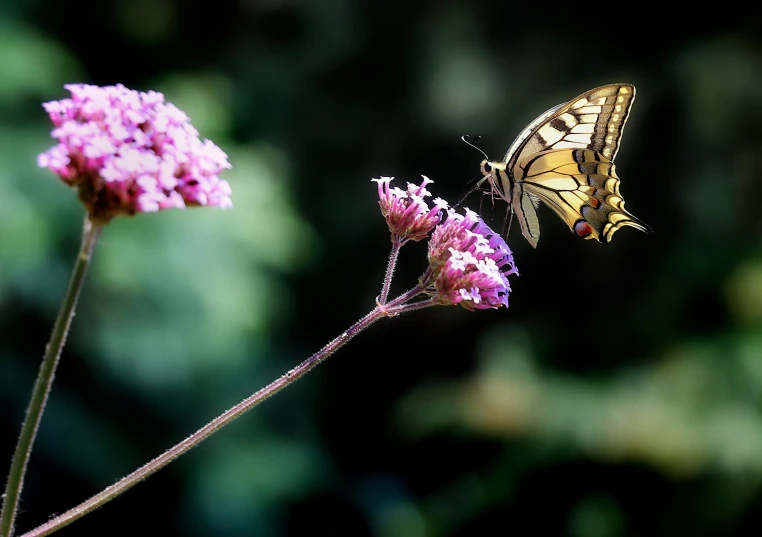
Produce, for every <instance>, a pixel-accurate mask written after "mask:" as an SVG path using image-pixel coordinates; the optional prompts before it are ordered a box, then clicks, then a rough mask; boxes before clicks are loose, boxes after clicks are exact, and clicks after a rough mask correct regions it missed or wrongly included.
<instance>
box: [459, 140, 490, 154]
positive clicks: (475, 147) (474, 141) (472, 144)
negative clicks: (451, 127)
mask: <svg viewBox="0 0 762 537" xmlns="http://www.w3.org/2000/svg"><path fill="white" fill-rule="evenodd" d="M479 138H481V136H477V137H476V138H474V139H473V140H471V137H470V136H469V135H468V134H464V135H463V136H461V137H460V139H461V140H463V141H464V142H466V143H467V144H468V145H470V146H471V147H473V148H474V149H476V150H477V151H478V152H479V153H481V154H482V155H484V158H486V159H487V160H489V157H488V156H487V153H485V152H484V150H483V149H482V148H481V147H479V146H478V145H476V142H478V141H479Z"/></svg>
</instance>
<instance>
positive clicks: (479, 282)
mask: <svg viewBox="0 0 762 537" xmlns="http://www.w3.org/2000/svg"><path fill="white" fill-rule="evenodd" d="M429 265H430V267H431V279H432V280H433V283H432V284H431V285H430V287H429V289H428V291H429V293H430V294H431V295H432V296H433V297H434V298H435V299H436V300H437V301H438V302H439V303H440V304H460V305H461V306H463V307H464V308H467V309H470V310H473V309H487V308H499V307H500V306H505V307H508V294H509V293H510V291H511V286H510V284H509V283H508V276H509V275H510V274H518V269H516V264H515V263H514V261H513V254H512V253H511V250H510V249H509V248H508V245H507V244H506V243H505V241H504V240H503V239H502V237H500V235H499V234H497V233H495V232H494V231H492V229H490V228H489V226H487V224H485V223H484V222H483V221H482V220H481V219H480V218H479V216H478V215H477V214H476V213H474V212H473V211H471V210H469V209H466V215H465V216H462V215H460V214H458V213H456V212H453V211H448V216H447V220H445V222H443V223H442V224H440V225H439V226H437V228H436V229H435V230H434V233H433V234H432V236H431V241H430V242H429Z"/></svg>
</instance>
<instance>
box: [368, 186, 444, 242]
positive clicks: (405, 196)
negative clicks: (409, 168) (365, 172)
mask: <svg viewBox="0 0 762 537" xmlns="http://www.w3.org/2000/svg"><path fill="white" fill-rule="evenodd" d="M421 177H423V181H422V182H421V184H420V186H416V185H414V184H412V183H408V184H407V191H405V190H402V189H401V188H398V187H396V186H395V187H394V188H389V183H390V182H391V181H392V179H393V177H381V178H380V179H373V181H375V182H376V183H378V199H379V201H378V204H379V205H380V206H381V214H383V215H384V218H385V219H386V225H387V226H389V231H391V233H392V240H396V241H398V242H399V244H404V243H405V242H407V241H419V240H421V239H424V238H426V237H427V236H428V234H429V233H431V230H432V229H434V226H436V225H437V224H438V223H439V220H440V218H441V216H442V209H446V208H447V202H446V201H444V200H443V199H441V198H436V199H435V200H434V207H433V208H432V209H429V206H428V204H427V203H426V201H425V198H426V197H428V196H431V193H430V192H429V191H428V190H426V185H428V184H429V183H433V182H434V181H432V180H431V179H429V178H428V177H426V176H421Z"/></svg>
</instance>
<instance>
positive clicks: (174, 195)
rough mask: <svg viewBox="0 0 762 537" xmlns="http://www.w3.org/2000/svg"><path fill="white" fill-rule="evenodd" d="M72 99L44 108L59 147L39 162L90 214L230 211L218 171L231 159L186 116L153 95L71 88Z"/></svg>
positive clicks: (96, 216) (83, 86)
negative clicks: (200, 209)
mask: <svg viewBox="0 0 762 537" xmlns="http://www.w3.org/2000/svg"><path fill="white" fill-rule="evenodd" d="M64 87H65V88H66V89H67V90H69V91H70V92H71V98H70V99H62V100H60V101H51V102H48V103H45V104H44V105H43V106H44V108H45V110H46V111H47V112H48V114H49V115H50V119H51V121H52V122H53V124H54V125H55V128H54V129H53V132H52V136H53V138H55V139H56V140H58V145H56V146H55V147H53V148H51V149H50V150H48V151H46V152H45V153H42V154H40V155H39V157H38V164H39V165H40V166H41V167H43V168H48V169H50V170H51V171H52V172H54V173H56V174H58V175H59V176H60V177H61V179H62V180H63V181H64V182H65V183H66V184H68V185H69V186H71V187H74V188H76V189H77V190H78V191H79V197H80V199H81V200H82V202H83V203H84V204H85V206H86V207H87V208H88V211H89V213H90V217H91V218H92V219H96V220H100V221H104V222H105V221H108V220H110V219H111V218H113V217H114V216H116V215H119V214H128V215H132V214H135V213H140V212H154V211H158V210H161V209H168V208H184V207H189V206H200V205H212V206H218V207H232V205H233V204H232V202H231V200H230V194H231V190H230V185H229V184H228V182H227V181H225V180H222V179H220V178H219V177H218V174H219V173H220V172H221V171H222V170H224V169H226V168H230V164H229V163H228V160H227V155H226V154H225V153H224V152H223V151H222V150H221V149H220V148H219V147H217V146H216V145H215V144H214V143H212V142H211V141H209V140H204V141H203V142H202V141H201V140H200V139H199V136H198V131H197V130H196V129H195V128H194V127H193V126H192V125H191V123H190V119H189V118H188V116H187V115H186V114H185V113H184V112H182V111H181V110H180V109H178V108H177V107H176V106H174V105H173V104H171V103H166V102H164V95H162V94H161V93H157V92H155V91H149V92H138V91H135V90H131V89H128V88H126V87H124V86H123V85H121V84H119V85H116V86H106V87H100V86H91V85H87V84H69V85H66V86H64Z"/></svg>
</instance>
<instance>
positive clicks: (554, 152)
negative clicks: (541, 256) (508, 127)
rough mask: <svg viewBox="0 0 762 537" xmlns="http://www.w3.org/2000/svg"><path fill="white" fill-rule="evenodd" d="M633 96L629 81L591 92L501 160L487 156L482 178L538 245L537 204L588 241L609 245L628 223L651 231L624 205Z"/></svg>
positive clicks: (522, 137) (559, 109) (532, 130)
mask: <svg viewBox="0 0 762 537" xmlns="http://www.w3.org/2000/svg"><path fill="white" fill-rule="evenodd" d="M634 98H635V87H634V86H632V85H629V84H609V85H607V86H601V87H600V88H596V89H593V90H590V91H588V92H586V93H583V94H582V95H580V96H579V97H576V98H575V99H572V100H571V101H569V102H568V103H564V104H560V105H558V106H554V107H553V108H551V109H550V110H548V111H547V112H545V113H544V114H542V115H541V116H539V117H538V118H537V119H535V120H534V121H533V122H532V123H530V124H529V125H528V126H527V127H526V128H525V129H524V130H523V131H522V132H521V133H520V134H519V136H518V137H517V138H516V140H515V141H514V142H513V144H511V147H510V148H509V149H508V152H507V153H506V155H505V157H504V158H503V160H502V161H501V162H494V161H490V160H484V161H482V163H481V170H482V174H484V179H482V181H488V182H489V184H490V187H491V190H492V192H493V195H495V196H496V197H498V198H500V199H503V200H504V201H506V202H507V203H508V204H509V205H510V206H511V210H512V212H513V213H514V214H515V215H516V216H517V218H518V221H519V224H520V225H521V231H522V234H523V235H524V237H525V238H526V239H527V240H528V241H529V243H530V244H531V245H532V246H533V247H536V246H537V242H538V240H539V238H540V226H539V221H538V219H537V211H536V209H537V206H538V204H539V202H540V201H542V202H543V203H545V204H546V205H548V206H549V207H550V208H551V209H553V211H554V212H555V213H556V214H558V216H560V217H561V219H562V220H564V221H565V222H566V223H567V225H568V226H569V228H570V229H571V230H572V232H574V233H575V234H576V235H578V236H579V237H582V238H584V239H595V240H597V241H599V242H603V243H605V242H609V240H610V239H611V237H612V236H613V234H614V233H615V232H616V231H617V230H618V229H620V228H621V227H624V226H632V227H635V228H636V229H640V230H642V231H645V232H650V228H649V227H648V226H647V225H646V224H645V223H644V222H642V221H641V220H639V219H637V218H636V217H634V216H633V215H632V214H630V213H629V212H628V211H627V210H625V208H624V200H623V199H622V197H621V194H620V193H619V178H618V177H617V175H616V171H615V167H614V157H615V156H616V153H617V151H618V150H619V141H620V139H621V137H622V131H623V129H624V124H625V121H626V120H627V116H628V114H629V112H630V108H631V107H632V102H633V100H634Z"/></svg>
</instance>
